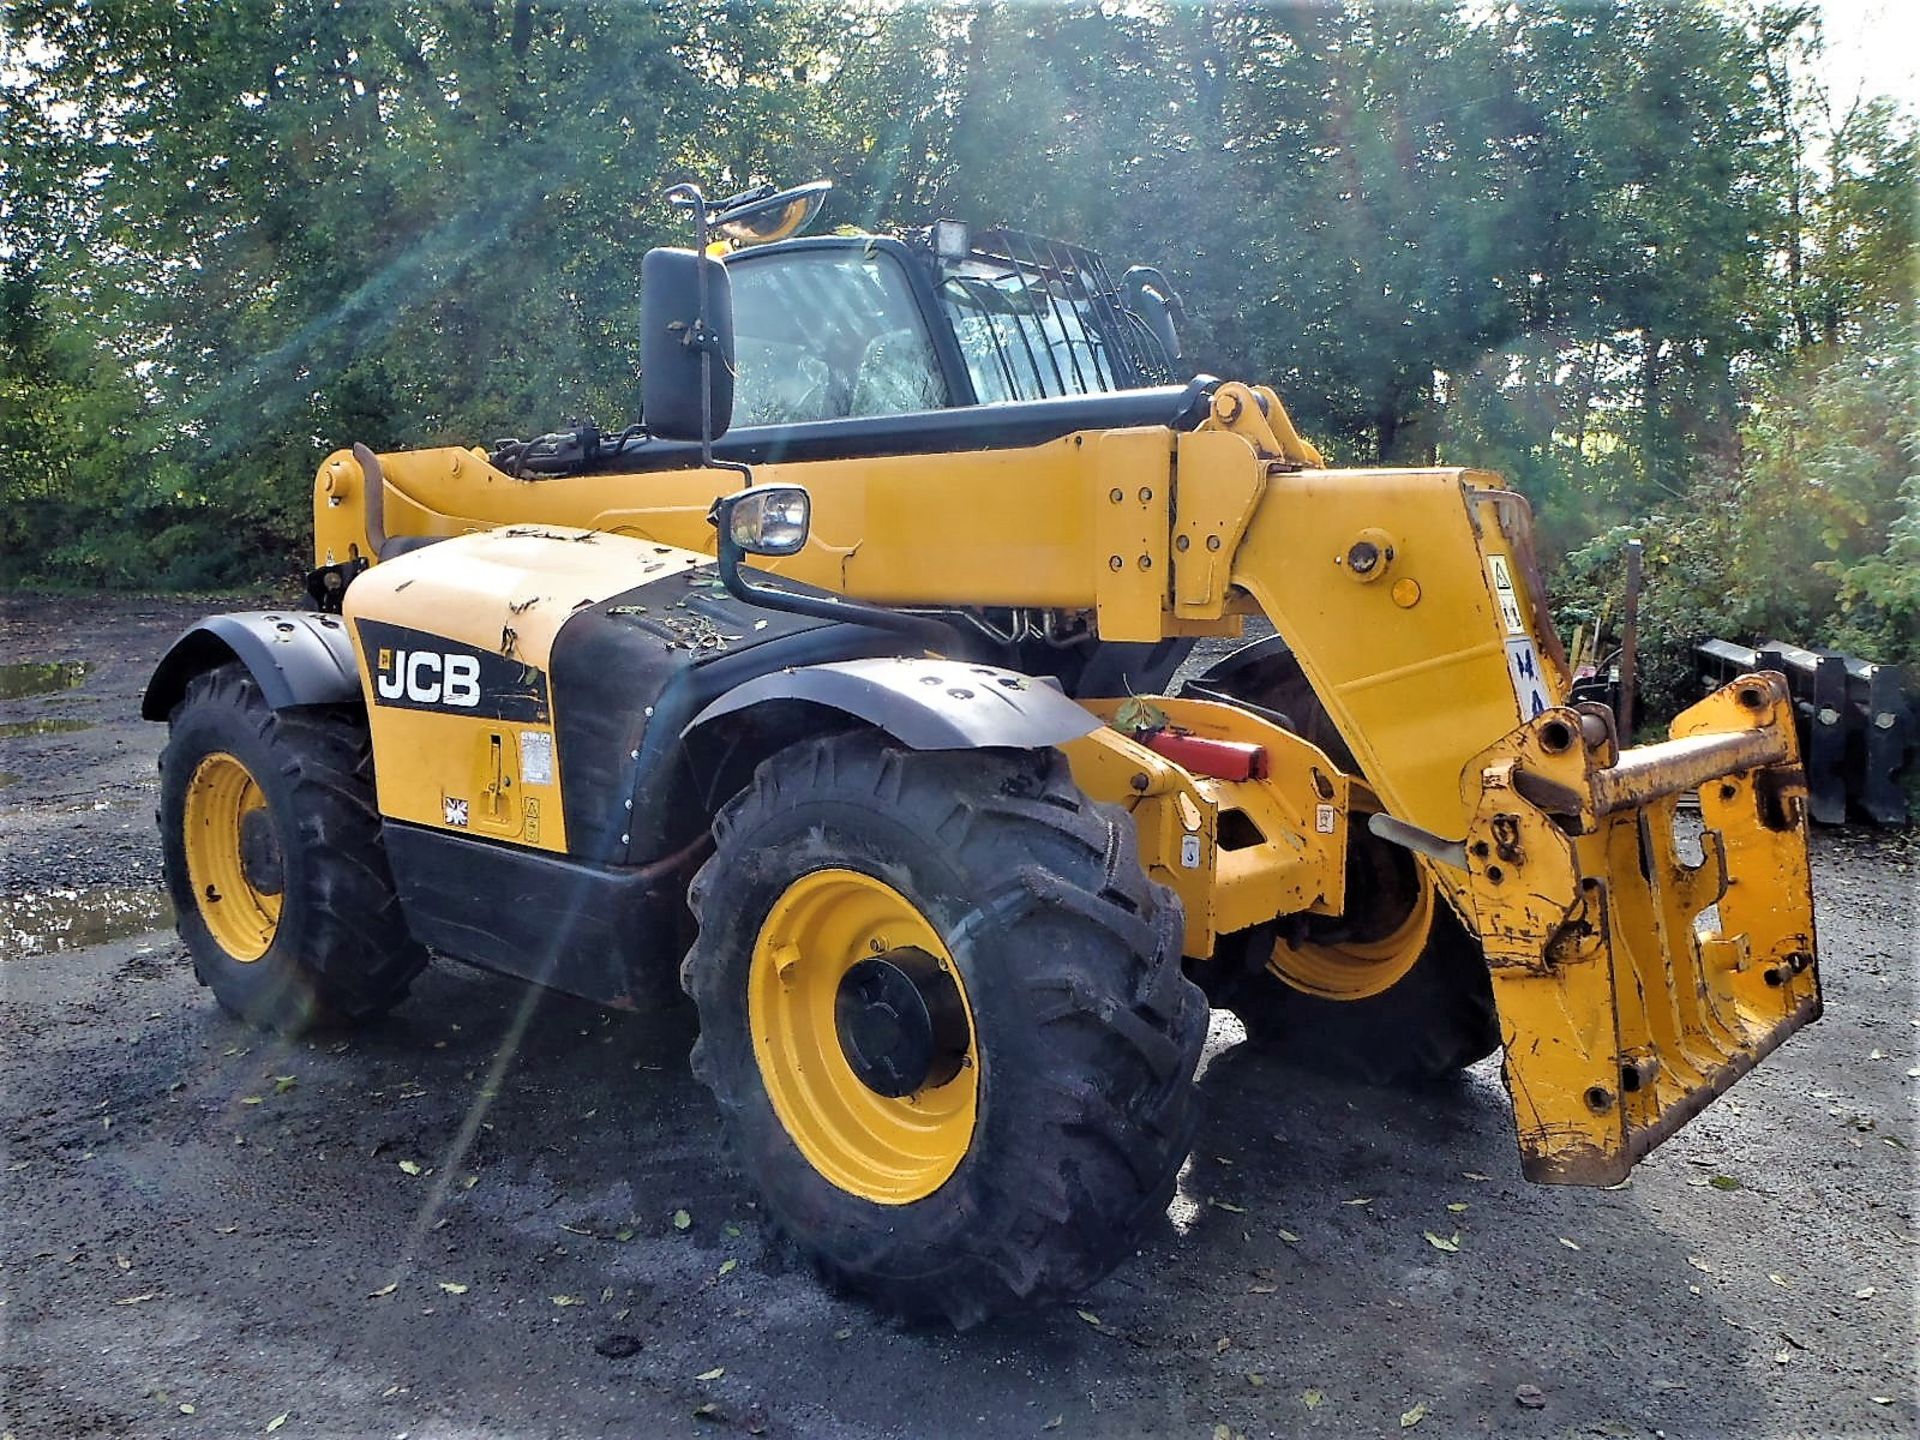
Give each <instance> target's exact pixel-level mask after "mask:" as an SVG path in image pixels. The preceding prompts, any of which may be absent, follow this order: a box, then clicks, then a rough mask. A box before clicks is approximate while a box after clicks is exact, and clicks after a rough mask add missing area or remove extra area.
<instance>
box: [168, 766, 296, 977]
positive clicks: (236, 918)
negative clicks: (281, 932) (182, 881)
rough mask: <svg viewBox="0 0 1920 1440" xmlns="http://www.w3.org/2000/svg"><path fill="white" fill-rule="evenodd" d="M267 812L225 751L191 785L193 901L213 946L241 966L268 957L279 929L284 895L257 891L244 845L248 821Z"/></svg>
mask: <svg viewBox="0 0 1920 1440" xmlns="http://www.w3.org/2000/svg"><path fill="white" fill-rule="evenodd" d="M266 808H267V797H266V796H265V795H264V794H263V793H262V792H261V789H260V786H259V785H258V784H257V783H255V781H254V778H253V774H252V772H251V771H249V770H248V769H247V767H246V766H245V765H242V764H241V763H240V762H239V761H238V760H236V759H234V757H233V756H231V755H229V754H227V753H226V752H225V751H224V750H221V751H216V752H215V753H214V754H211V755H209V756H207V757H206V758H205V759H203V760H202V761H201V762H200V763H199V765H197V766H196V767H195V768H194V772H193V778H192V779H190V780H189V781H188V782H187V803H186V814H185V816H184V818H183V822H182V823H183V826H184V828H185V830H186V837H185V838H186V851H187V877H188V879H189V880H191V881H192V883H193V896H194V901H195V903H196V904H197V905H198V907H199V910H200V918H201V919H202V920H203V921H205V922H206V926H207V930H208V932H209V933H210V934H211V935H212V936H213V938H214V941H215V943H217V944H218V945H219V946H220V948H221V949H222V950H224V951H226V952H227V954H228V955H230V956H232V957H233V958H234V959H235V960H238V961H240V962H241V963H242V964H246V963H250V962H252V961H255V960H258V959H259V958H260V957H261V956H262V955H264V954H266V953H267V947H268V946H270V945H272V944H273V935H274V931H275V930H277V929H278V928H279V926H280V895H279V894H278V892H274V893H267V892H265V891H261V890H257V889H255V888H254V885H253V882H252V881H251V880H250V879H249V878H248V876H247V866H246V861H245V858H244V856H245V850H244V848H243V845H242V835H243V831H244V828H245V826H246V824H247V816H248V815H250V814H252V813H254V812H256V811H265V810H266ZM255 823H256V824H258V823H259V822H257V821H256V822H255Z"/></svg>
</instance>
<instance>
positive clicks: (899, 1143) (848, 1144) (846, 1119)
mask: <svg viewBox="0 0 1920 1440" xmlns="http://www.w3.org/2000/svg"><path fill="white" fill-rule="evenodd" d="M902 950H917V951H920V952H921V953H922V954H923V955H927V956H931V957H933V959H934V960H935V961H936V962H938V963H939V965H940V967H941V968H942V969H943V970H944V972H945V974H946V975H947V976H948V977H950V978H951V980H952V982H953V984H954V987H955V988H956V989H957V990H958V991H959V994H960V1001H961V1009H962V1011H963V1012H964V1016H965V1022H966V1033H967V1044H966V1053H965V1054H964V1055H963V1056H962V1057H961V1060H960V1066H959V1069H958V1070H957V1071H956V1072H955V1073H954V1074H953V1076H952V1078H951V1079H948V1080H947V1081H946V1082H945V1083H944V1084H937V1085H928V1086H926V1087H925V1088H923V1089H921V1090H919V1091H917V1092H916V1093H914V1094H911V1095H906V1096H901V1097H899V1098H892V1097H889V1096H886V1095H882V1094H879V1093H877V1092H876V1091H875V1090H873V1089H871V1088H869V1087H868V1085H867V1084H866V1083H865V1082H864V1081H862V1080H861V1078H860V1077H859V1075H858V1074H857V1073H855V1071H854V1068H853V1066H852V1065H851V1064H850V1063H849V1062H848V1059H847V1056H846V1054H845V1051H844V1050H843V1048H842V1045H841V1040H840V1034H839V1030H838V1027H837V1024H836V1020H835V1010H834V1006H835V1001H836V999H837V998H838V996H839V993H840V988H841V981H842V980H843V979H845V977H846V975H847V972H848V971H850V970H851V969H853V967H854V966H855V965H856V964H858V963H859V962H860V961H862V960H865V959H867V958H869V957H871V956H881V955H885V954H887V953H889V952H893V951H902ZM747 1021H748V1024H749V1025H750V1026H751V1027H752V1031H753V1051H754V1057H755V1058H756V1059H757V1060H758V1061H759V1064H760V1079H761V1082H762V1083H763V1084H764V1085H765V1087H766V1091H767V1097H768V1099H769V1100H771V1101H772V1103H773V1109H774V1113H775V1114H776V1115H778V1116H779V1117H780V1123H781V1124H782V1125H783V1126H785V1127H786V1131H787V1134H788V1135H789V1136H791V1137H792V1139H793V1143H794V1144H795V1145H797V1146H798V1147H799V1148H800V1153H801V1154H803V1155H804V1156H806V1158H807V1160H808V1162H809V1163H810V1164H811V1165H812V1166H813V1168H814V1169H815V1170H817V1171H819V1172H820V1174H821V1175H823V1176H824V1177H825V1178H826V1179H828V1180H830V1181H831V1182H832V1183H833V1184H835V1185H837V1186H838V1187H839V1188H840V1189H842V1190H845V1191H848V1192H849V1193H851V1194H854V1195H858V1196H860V1197H861V1198H862V1199H865V1200H871V1201H873V1202H874V1203H875V1204H879V1205H906V1204H911V1203H912V1202H913V1201H915V1200H920V1199H924V1198H925V1197H926V1196H928V1195H931V1194H932V1193H933V1192H934V1191H936V1190H938V1189H939V1188H940V1187H941V1186H942V1185H944V1184H945V1183H946V1182H947V1180H948V1178H949V1177H951V1176H952V1174H953V1172H954V1171H955V1170H956V1169H958V1168H959V1166H960V1162H961V1160H963V1159H964V1158H965V1157H966V1153H967V1150H968V1148H969V1147H970V1146H971V1145H972V1143H973V1126H974V1118H975V1113H976V1103H977V1098H978V1089H979V1073H980V1072H979V1065H978V1057H977V1054H976V1050H977V1044H976V1039H975V1035H976V1032H975V1030H974V1024H973V1011H972V1008H971V1006H970V1005H969V1004H968V1003H967V999H966V986H965V984H964V983H963V982H962V981H961V978H960V971H959V967H958V966H956V965H955V964H954V963H953V957H952V956H951V955H950V954H949V953H948V951H947V947H946V945H945V943H944V942H943V941H942V940H941V938H940V935H939V933H938V932H937V931H936V930H935V929H934V928H933V926H932V925H931V924H930V923H929V922H928V921H927V919H926V917H925V916H923V915H922V914H921V913H920V911H919V910H918V909H917V908H916V907H915V906H914V904H913V902H912V901H910V900H908V899H907V898H906V897H905V896H904V895H902V894H900V892H899V891H897V890H895V889H893V887H892V886H890V885H886V884H883V883H882V882H881V881H878V880H875V879H874V878H873V877H872V876H870V875H862V874H860V873H859V872H858V871H854V870H816V871H813V872H812V873H811V874H807V875H803V876H801V877H800V878H799V879H798V880H796V881H794V882H793V884H791V885H790V886H788V887H787V889H786V890H785V892H784V893H782V894H781V896H780V898H779V899H778V900H776V901H775V902H774V905H773V908H772V909H771V910H770V911H769V912H768V913H767V918H766V921H765V922H764V923H763V924H762V925H761V927H760V934H759V936H758V938H757V939H756V940H755V942H754V947H753V961H752V965H751V968H750V970H749V972H748V977H747Z"/></svg>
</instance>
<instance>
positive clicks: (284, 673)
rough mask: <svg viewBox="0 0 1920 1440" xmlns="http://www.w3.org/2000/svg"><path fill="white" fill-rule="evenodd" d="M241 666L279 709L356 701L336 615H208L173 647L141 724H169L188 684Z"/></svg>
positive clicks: (144, 701) (354, 673) (145, 699)
mask: <svg viewBox="0 0 1920 1440" xmlns="http://www.w3.org/2000/svg"><path fill="white" fill-rule="evenodd" d="M234 660H238V661H239V662H240V663H241V664H242V665H244V666H246V667H247V673H248V674H250V675H252V676H253V679H254V683H256V684H257V685H259V687H260V693H261V694H262V695H263V696H265V697H266V701H267V704H268V705H270V706H272V707H273V708H274V709H275V710H282V709H285V708H286V707H288V706H290V705H338V704H345V703H349V702H357V701H359V700H361V699H362V698H363V697H362V695H361V691H360V669H359V665H358V663H357V662H356V661H355V659H354V655H353V641H352V639H351V638H350V637H349V636H348V634H347V627H346V626H345V624H343V623H342V622H341V620H340V617H339V616H337V615H320V614H314V613H309V612H305V611H297V610H294V611H281V610H274V611H267V610H256V611H248V612H243V613H239V614H233V615H210V616H208V617H207V618H206V619H205V620H202V621H200V622H199V624H197V625H195V626H193V627H192V628H191V629H189V630H188V631H187V632H186V633H185V634H184V635H182V636H181V637H180V638H179V639H178V640H176V641H174V642H173V646H172V648H170V649H169V650H168V651H167V653H166V654H165V656H163V657H162V658H161V661H160V664H159V665H158V666H157V667H155V669H154V672H153V678H152V679H151V680H149V681H148V682H147V691H146V694H145V695H144V696H142V697H141V700H140V716H141V718H142V719H143V720H165V719H166V718H167V717H168V715H170V714H171V713H172V712H173V707H174V706H175V705H178V704H179V703H180V697H181V696H182V695H184V694H185V693H186V689H187V682H188V681H190V680H192V679H193V677H194V676H195V675H198V674H201V673H202V672H203V671H207V670H211V669H213V668H214V667H215V666H216V665H225V664H228V663H229V662H231V661H234Z"/></svg>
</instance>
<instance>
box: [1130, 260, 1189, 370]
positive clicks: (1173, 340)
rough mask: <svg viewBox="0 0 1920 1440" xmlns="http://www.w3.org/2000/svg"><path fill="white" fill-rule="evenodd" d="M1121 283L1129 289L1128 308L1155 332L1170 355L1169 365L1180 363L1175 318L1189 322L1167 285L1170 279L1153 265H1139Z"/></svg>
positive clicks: (1155, 337)
mask: <svg viewBox="0 0 1920 1440" xmlns="http://www.w3.org/2000/svg"><path fill="white" fill-rule="evenodd" d="M1120 283H1121V284H1122V285H1123V286H1125V287H1126V291H1127V308H1128V309H1129V310H1131V311H1132V312H1133V313H1134V314H1136V315H1138V316H1139V317H1140V319H1141V320H1142V321H1144V322H1145V324H1146V327H1147V329H1149V330H1151V331H1152V332H1153V338H1154V339H1156V340H1158V341H1159V342H1160V348H1161V349H1162V350H1164V351H1165V352H1166V356H1167V363H1168V364H1172V363H1174V362H1175V361H1178V360H1179V359H1180V358H1181V356H1180V335H1179V332H1178V331H1176V330H1175V329H1174V328H1173V322H1174V317H1175V316H1179V317H1180V318H1181V319H1183V320H1184V319H1185V318H1186V314H1185V311H1184V309H1183V308H1182V306H1181V304H1180V297H1179V296H1178V295H1176V294H1174V292H1173V287H1172V286H1171V285H1169V284H1168V283H1167V277H1166V276H1164V275H1162V274H1161V273H1160V272H1159V271H1158V270H1156V269H1154V268H1153V267H1152V266H1151V265H1135V266H1134V267H1133V268H1132V269H1131V270H1129V271H1127V273H1126V274H1125V275H1123V276H1121V277H1120Z"/></svg>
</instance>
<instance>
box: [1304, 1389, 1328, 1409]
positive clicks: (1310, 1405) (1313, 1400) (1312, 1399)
mask: <svg viewBox="0 0 1920 1440" xmlns="http://www.w3.org/2000/svg"><path fill="white" fill-rule="evenodd" d="M1326 1398H1327V1397H1326V1396H1324V1395H1322V1394H1321V1393H1320V1392H1319V1391H1318V1390H1302V1391H1301V1392H1300V1403H1301V1404H1302V1405H1304V1406H1306V1407H1307V1409H1309V1410H1318V1409H1319V1408H1320V1402H1321V1401H1322V1400H1324V1399H1326Z"/></svg>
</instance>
